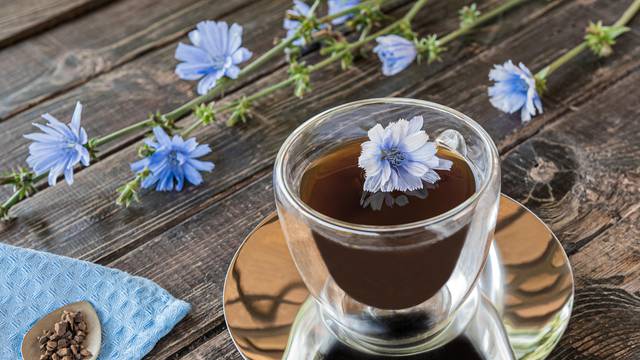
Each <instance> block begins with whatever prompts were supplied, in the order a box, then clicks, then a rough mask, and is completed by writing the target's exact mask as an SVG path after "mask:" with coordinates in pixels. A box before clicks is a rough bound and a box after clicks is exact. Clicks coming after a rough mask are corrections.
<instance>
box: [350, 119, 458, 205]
mask: <svg viewBox="0 0 640 360" xmlns="http://www.w3.org/2000/svg"><path fill="white" fill-rule="evenodd" d="M422 124H423V118H422V116H415V117H413V118H412V119H411V120H410V121H406V120H404V119H400V120H398V121H397V122H392V123H390V124H389V125H387V127H386V128H383V127H382V125H380V124H377V125H376V126H374V127H373V128H371V130H369V132H368V135H369V141H366V142H364V143H363V144H362V152H361V154H360V157H359V159H358V166H360V167H361V168H362V169H364V171H365V176H366V179H365V182H364V190H365V191H368V192H372V193H373V192H376V191H383V192H390V191H396V190H397V191H412V190H418V189H422V188H423V181H425V182H427V183H431V184H434V183H435V182H436V181H438V180H440V176H439V175H438V173H437V172H435V171H434V170H450V169H451V166H452V165H453V163H452V162H451V161H449V160H444V159H441V158H439V157H437V156H436V152H437V147H436V144H435V143H434V142H430V141H429V136H427V133H426V132H425V131H424V130H422Z"/></svg>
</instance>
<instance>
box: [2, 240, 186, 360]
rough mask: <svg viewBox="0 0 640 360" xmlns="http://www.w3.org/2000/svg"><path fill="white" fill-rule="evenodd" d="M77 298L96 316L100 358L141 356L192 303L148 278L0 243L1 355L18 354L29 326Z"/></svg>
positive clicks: (11, 358)
mask: <svg viewBox="0 0 640 360" xmlns="http://www.w3.org/2000/svg"><path fill="white" fill-rule="evenodd" d="M77 301H88V302H90V303H91V304H92V305H93V306H94V307H95V309H96V312H97V313H98V316H99V317H100V323H101V325H102V348H101V349H100V356H99V359H103V360H125V359H126V360H135V359H141V358H142V357H143V356H144V355H145V354H147V353H148V352H149V351H151V349H152V348H153V347H154V346H155V344H156V343H157V342H158V340H160V338H162V337H163V336H164V335H166V334H167V333H168V332H169V331H170V330H171V329H172V328H173V326H174V325H175V324H176V323H178V322H179V321H180V320H181V319H182V318H183V317H184V316H185V315H187V313H188V312H189V309H190V305H189V304H188V303H186V302H184V301H181V300H177V299H175V298H174V297H172V296H171V294H169V293H168V292H167V291H166V290H164V289H163V288H161V287H160V286H158V285H157V284H156V283H154V282H152V281H150V280H148V279H144V278H141V277H137V276H131V275H129V274H127V273H125V272H122V271H119V270H115V269H110V268H106V267H104V266H99V265H96V264H92V263H90V262H86V261H80V260H75V259H71V258H67V257H63V256H57V255H53V254H49V253H44V252H40V251H34V250H28V249H23V248H17V247H14V246H9V245H5V244H0V329H1V330H2V335H1V336H0V359H1V360H16V359H21V358H22V356H21V355H20V346H21V344H22V338H23V337H24V334H26V333H27V331H29V329H30V328H31V326H32V325H33V324H34V323H35V322H36V321H38V320H39V319H40V318H41V317H43V316H44V315H46V314H48V313H49V312H51V311H53V310H55V309H57V308H59V307H62V306H64V305H66V304H69V303H73V302H77Z"/></svg>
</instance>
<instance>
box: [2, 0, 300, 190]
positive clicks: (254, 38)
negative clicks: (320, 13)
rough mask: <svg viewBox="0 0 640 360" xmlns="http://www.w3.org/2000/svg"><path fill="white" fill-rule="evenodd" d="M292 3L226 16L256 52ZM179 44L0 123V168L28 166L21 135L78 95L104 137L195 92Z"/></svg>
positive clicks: (88, 121) (64, 116)
mask: <svg viewBox="0 0 640 360" xmlns="http://www.w3.org/2000/svg"><path fill="white" fill-rule="evenodd" d="M288 7H289V4H288V3H284V2H273V1H266V0H262V1H257V2H253V3H252V4H251V5H250V6H248V7H246V8H243V9H241V10H240V11H239V12H237V13H234V14H232V15H230V17H229V18H224V17H223V18H224V19H226V20H230V21H235V22H239V23H242V24H243V25H244V29H245V31H244V43H245V46H247V47H248V48H249V49H251V50H252V51H254V52H255V53H256V56H258V55H259V54H261V53H263V52H265V51H267V50H268V49H269V48H270V47H271V42H270V41H265V39H264V35H263V34H264V33H273V34H279V33H280V29H281V27H282V14H283V13H284V12H285V11H286V9H287V8H288ZM225 8H226V7H225V6H222V7H215V6H208V7H207V9H208V10H206V11H205V9H201V8H199V10H200V11H199V13H198V14H197V15H195V14H192V16H200V17H201V18H202V17H204V18H206V17H208V16H210V17H214V18H217V17H218V15H216V14H219V13H218V11H219V10H224V9H225ZM213 9H218V10H213ZM257 11H261V13H262V15H261V16H260V17H259V18H257V17H256V16H255V14H256V12H257ZM192 20H194V22H195V21H197V20H195V19H192ZM192 25H193V24H191V25H186V24H182V25H181V26H192ZM175 47H176V44H170V45H168V46H165V47H163V48H161V49H159V50H157V51H154V52H152V53H150V54H148V55H146V56H144V57H141V58H139V59H137V60H135V61H132V62H130V63H128V64H126V65H124V66H122V67H120V68H118V69H116V70H114V71H112V72H109V73H107V74H104V75H103V76H100V77H98V78H96V79H93V80H92V81H89V82H87V83H86V84H84V85H82V86H80V87H77V88H75V89H74V90H72V91H69V92H66V93H64V94H62V95H60V96H58V97H56V98H54V99H52V100H50V101H47V102H45V103H43V104H41V105H39V106H36V107H34V108H31V109H29V110H28V111H25V112H23V113H21V114H19V115H18V116H16V117H14V118H12V119H11V120H9V121H5V122H0V133H2V134H4V136H3V137H2V139H0V149H2V150H3V155H2V157H1V158H0V169H3V170H5V169H10V168H14V167H17V166H21V165H22V166H24V165H25V163H24V160H25V159H26V157H27V146H28V143H29V141H28V140H27V139H25V138H23V137H22V135H24V134H26V133H29V132H33V131H34V129H35V128H34V127H33V126H32V125H31V123H32V122H42V119H40V115H41V114H43V113H46V112H50V113H52V114H53V115H54V116H58V117H59V119H60V120H62V121H65V122H67V121H69V120H68V119H69V118H70V116H71V113H72V112H73V107H74V106H75V102H76V101H78V100H79V101H81V102H82V103H83V104H84V105H85V108H84V109H85V110H84V111H85V113H84V114H83V119H82V126H83V127H85V129H86V130H87V133H88V134H89V136H100V135H104V134H108V133H110V132H113V131H115V130H118V129H120V128H122V127H125V126H127V125H130V124H133V123H135V122H137V121H140V120H142V119H144V118H146V117H147V116H148V115H149V113H151V112H154V111H155V110H162V111H168V110H171V109H173V108H175V107H177V106H179V105H181V104H183V103H184V102H186V101H188V100H189V99H191V98H193V97H195V96H197V94H196V93H195V86H196V82H194V81H183V80H180V79H178V77H177V76H176V75H175V74H174V69H175V65H176V64H177V61H176V60H175V59H174V52H175ZM273 66H275V65H271V66H270V67H268V68H265V71H267V70H269V69H273ZM257 75H258V74H256V76H257ZM253 79H255V77H250V78H248V79H246V81H243V82H241V84H244V83H247V82H251V81H252V80H253ZM136 136H139V133H138V134H131V135H130V136H128V137H125V138H123V139H121V140H119V141H117V142H115V143H113V144H109V145H108V146H106V147H105V148H104V150H105V151H107V152H108V151H111V150H113V149H116V148H118V147H120V146H122V144H124V143H126V142H128V141H130V140H131V139H132V138H135V137H136ZM9 190H10V189H8V188H6V187H5V188H2V189H0V195H1V196H3V197H5V196H8V194H9Z"/></svg>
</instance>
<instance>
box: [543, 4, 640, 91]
mask: <svg viewBox="0 0 640 360" xmlns="http://www.w3.org/2000/svg"><path fill="white" fill-rule="evenodd" d="M638 11H640V0H634V1H633V2H632V3H631V5H629V7H628V8H627V9H626V10H625V11H624V13H623V14H622V16H620V18H618V21H616V22H615V24H614V26H625V25H627V24H628V23H629V21H631V19H633V17H634V16H635V15H636V14H637V13H638ZM619 35H621V34H616V35H615V37H617V36H619ZM615 37H614V38H615ZM588 47H589V46H588V44H587V41H586V40H585V41H583V42H581V43H580V44H579V45H577V46H575V47H574V48H573V49H571V50H569V51H567V52H566V53H564V54H562V56H560V57H558V58H557V59H555V60H554V61H553V62H552V63H551V64H549V65H547V66H546V67H544V68H543V69H542V70H540V71H538V72H537V73H536V78H537V79H539V80H546V79H547V78H548V77H549V75H550V74H551V73H553V72H554V71H556V70H558V69H559V68H560V67H561V66H562V65H564V64H566V63H567V62H569V61H570V60H572V59H573V58H575V57H576V56H578V55H579V54H580V53H582V52H583V51H585V50H587V48H588Z"/></svg>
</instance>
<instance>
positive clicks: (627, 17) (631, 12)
mask: <svg viewBox="0 0 640 360" xmlns="http://www.w3.org/2000/svg"><path fill="white" fill-rule="evenodd" d="M639 10H640V0H635V1H634V2H633V3H631V5H629V7H628V8H627V10H625V11H624V13H622V16H620V18H619V19H618V21H616V22H615V23H614V24H613V26H626V25H627V24H628V23H629V21H631V19H633V17H634V16H636V14H637V13H638V11H639Z"/></svg>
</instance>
